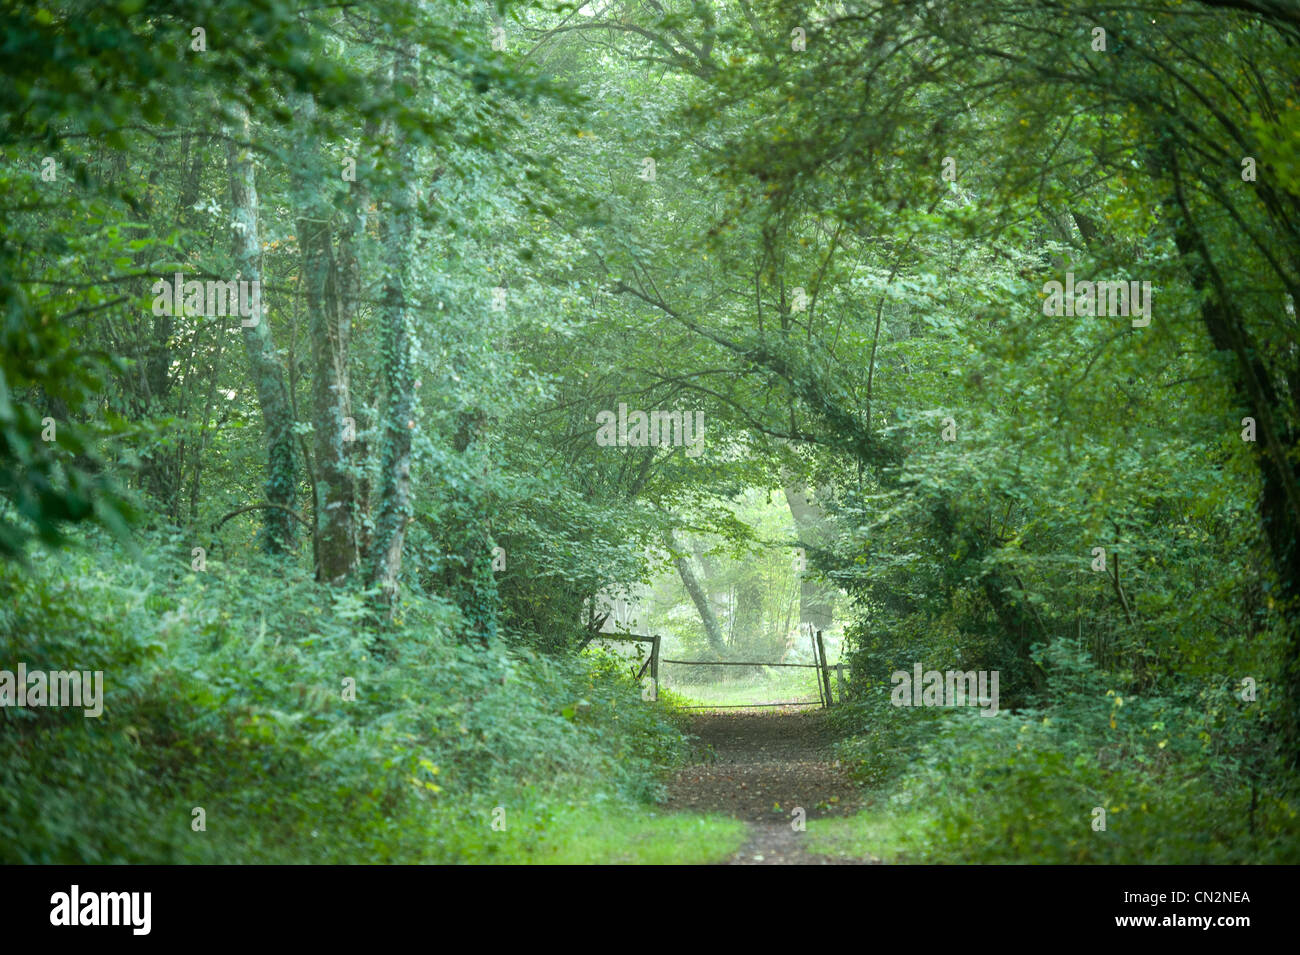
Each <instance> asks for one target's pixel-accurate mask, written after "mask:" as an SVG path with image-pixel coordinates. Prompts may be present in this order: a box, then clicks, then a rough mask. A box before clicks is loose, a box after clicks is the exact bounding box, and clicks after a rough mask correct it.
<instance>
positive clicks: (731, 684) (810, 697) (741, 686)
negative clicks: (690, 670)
mask: <svg viewBox="0 0 1300 955" xmlns="http://www.w3.org/2000/svg"><path fill="white" fill-rule="evenodd" d="M674 670H675V671H676V672H673V671H674ZM684 670H685V668H684V667H680V666H678V667H672V666H671V665H669V666H664V667H663V668H662V671H661V674H660V678H661V680H662V681H663V684H664V685H665V686H667V687H668V688H670V689H672V690H673V691H675V693H676V694H677V696H678V697H679V698H681V699H682V701H683V703H684V704H685V705H698V706H745V705H748V706H753V705H755V704H758V703H816V702H818V700H819V699H820V697H819V696H818V694H817V674H816V671H815V670H797V669H793V668H786V667H774V668H771V669H768V670H765V671H764V673H763V675H762V676H758V677H755V676H752V675H751V676H748V678H746V679H743V680H725V681H715V682H711V683H681V682H678V680H679V679H680V678H681V677H682V676H684V675H685V673H684V672H683V671H684ZM832 679H833V678H832ZM832 688H834V686H832Z"/></svg>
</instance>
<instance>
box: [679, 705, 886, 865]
mask: <svg viewBox="0 0 1300 955" xmlns="http://www.w3.org/2000/svg"><path fill="white" fill-rule="evenodd" d="M825 715H826V714H825V712H824V711H823V710H795V709H786V710H775V711H774V710H767V711H764V710H759V709H753V710H750V709H745V710H731V711H727V712H717V711H715V712H708V711H705V712H701V713H700V714H699V715H697V716H696V717H695V718H694V721H693V726H692V728H691V732H692V733H694V734H695V735H696V736H698V737H699V739H700V742H699V750H700V752H699V754H698V760H699V761H698V762H696V763H694V764H692V765H690V766H687V767H686V768H685V769H683V770H682V771H680V772H679V773H678V774H677V776H676V778H675V779H674V780H673V781H672V783H671V784H670V785H669V787H668V793H669V795H668V802H667V804H666V805H665V807H664V808H666V809H669V810H671V811H675V812H715V813H720V814H723V815H728V816H733V817H735V818H737V819H740V820H742V821H743V822H745V824H746V825H748V826H749V839H748V841H746V843H745V844H744V845H743V846H742V847H741V848H740V850H739V851H738V852H737V853H736V854H735V855H734V856H732V857H731V859H730V860H728V862H727V864H728V865H866V864H870V863H873V862H878V861H879V860H878V859H857V860H853V859H837V858H832V857H829V856H823V855H814V854H812V853H810V852H808V851H807V850H806V849H805V848H804V839H805V837H806V833H804V832H796V831H794V829H793V828H792V826H791V821H792V819H793V816H792V815H791V813H792V812H793V810H794V809H795V808H796V807H801V808H803V809H804V810H805V811H806V813H807V825H808V826H809V827H813V826H815V825H816V821H817V820H818V819H825V818H829V817H832V816H847V815H850V814H851V813H852V812H853V811H854V809H855V808H856V806H857V801H858V792H857V789H856V787H855V786H854V784H853V782H852V781H851V780H850V779H849V778H848V776H847V774H846V773H845V772H844V771H843V769H841V767H840V766H839V763H838V762H837V760H836V759H835V757H834V755H833V754H832V753H831V751H830V744H831V735H830V733H829V732H828V728H827V727H826V725H825Z"/></svg>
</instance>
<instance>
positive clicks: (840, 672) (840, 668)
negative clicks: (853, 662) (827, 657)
mask: <svg viewBox="0 0 1300 955" xmlns="http://www.w3.org/2000/svg"><path fill="white" fill-rule="evenodd" d="M835 683H836V685H837V686H838V687H839V690H840V702H841V703H843V702H844V664H843V663H837V664H835Z"/></svg>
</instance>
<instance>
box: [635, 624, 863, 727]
mask: <svg viewBox="0 0 1300 955" xmlns="http://www.w3.org/2000/svg"><path fill="white" fill-rule="evenodd" d="M809 637H810V639H811V641H812V652H813V660H814V662H813V663H764V662H757V661H744V660H670V659H667V658H665V659H663V660H661V661H658V662H659V663H665V664H673V665H676V666H693V667H755V668H767V667H788V668H791V669H803V670H815V671H816V679H815V681H814V682H815V683H816V687H817V698H816V699H815V700H814V699H807V700H784V701H779V702H764V703H700V704H696V705H691V706H687V707H684V709H689V710H706V709H707V710H725V709H749V708H751V707H760V706H822V707H829V706H833V705H834V703H835V698H834V695H833V693H832V687H831V675H830V671H831V669H832V668H831V667H830V666H829V665H828V664H827V662H826V646H825V643H824V641H823V639H822V631H820V630H811V629H810V630H809ZM655 650H656V651H657V650H658V646H657V645H656V647H655ZM658 669H659V668H658V666H656V667H655V671H656V685H657V683H658ZM834 669H835V671H836V676H837V677H838V680H837V682H838V684H839V693H840V700H841V701H842V700H843V699H844V668H843V664H836V665H835V667H834Z"/></svg>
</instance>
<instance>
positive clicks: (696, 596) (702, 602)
mask: <svg viewBox="0 0 1300 955" xmlns="http://www.w3.org/2000/svg"><path fill="white" fill-rule="evenodd" d="M668 549H669V552H670V553H671V554H672V555H673V565H674V566H675V567H676V568H677V573H678V574H680V575H681V578H682V586H684V587H685V588H686V592H687V593H688V594H690V595H691V601H692V602H693V603H694V604H695V609H696V610H698V611H699V612H700V620H701V621H702V622H703V623H704V635H705V637H707V638H708V641H709V647H710V648H711V649H712V650H713V652H714V653H716V654H717V655H718V657H719V658H725V657H726V656H727V642H726V641H725V640H724V639H723V638H722V628H721V627H720V626H718V618H717V616H716V615H715V614H714V612H713V607H712V605H710V603H709V596H708V594H706V593H705V592H704V587H703V586H702V585H701V584H700V579H699V577H698V576H696V574H695V568H694V567H692V566H691V558H690V556H689V555H688V554H687V552H686V551H685V550H683V549H682V548H680V547H679V546H678V545H677V535H676V534H674V533H671V532H670V533H669V537H668Z"/></svg>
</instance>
